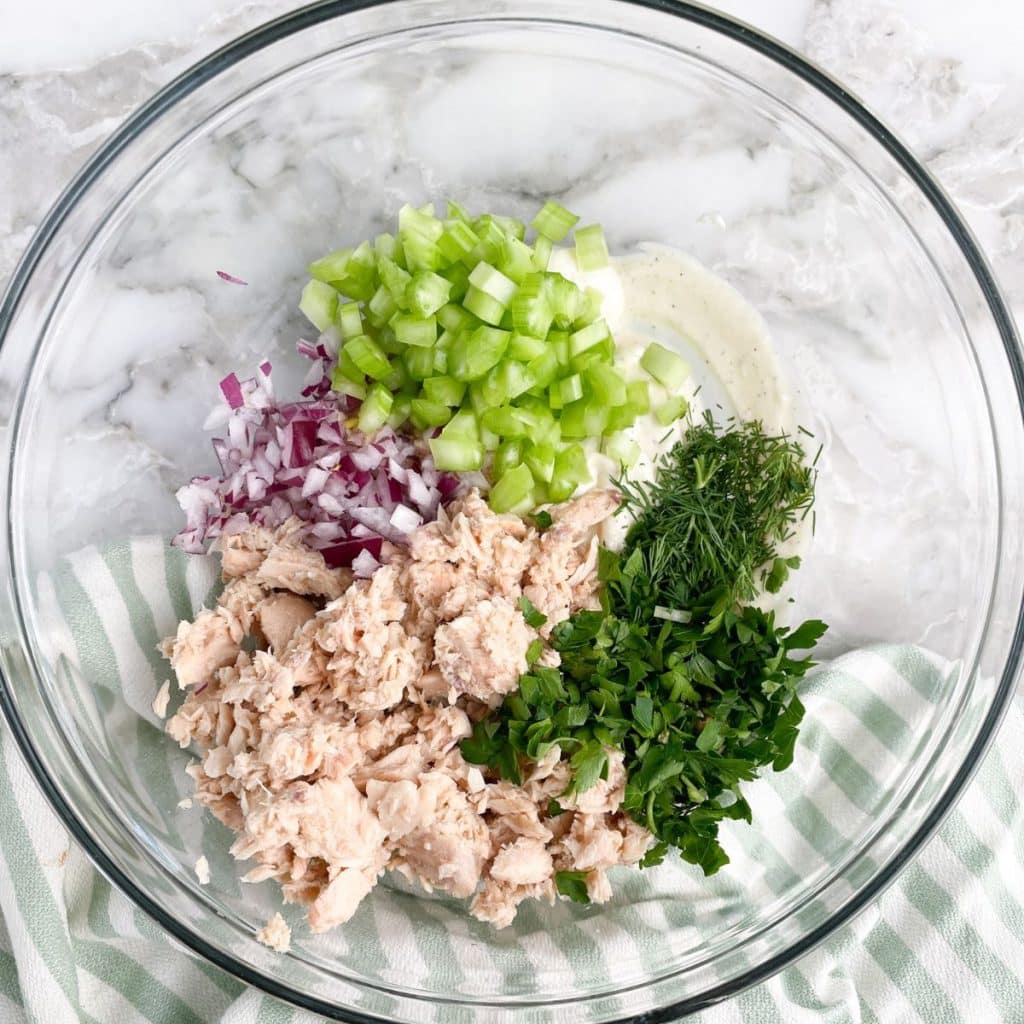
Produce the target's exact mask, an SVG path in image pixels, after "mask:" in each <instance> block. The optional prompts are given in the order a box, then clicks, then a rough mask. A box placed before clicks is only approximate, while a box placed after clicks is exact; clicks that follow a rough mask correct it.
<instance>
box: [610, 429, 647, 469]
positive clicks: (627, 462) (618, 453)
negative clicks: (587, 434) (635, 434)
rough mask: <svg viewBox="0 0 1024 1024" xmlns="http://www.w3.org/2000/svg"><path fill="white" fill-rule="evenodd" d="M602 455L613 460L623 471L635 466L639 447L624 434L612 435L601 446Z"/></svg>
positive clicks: (638, 456)
mask: <svg viewBox="0 0 1024 1024" xmlns="http://www.w3.org/2000/svg"><path fill="white" fill-rule="evenodd" d="M601 447H602V450H603V451H604V454H605V455H607V456H608V458H610V459H614V460H615V461H616V462H617V463H618V464H619V465H620V466H622V467H623V468H624V469H629V468H630V467H631V466H635V465H636V462H637V460H638V459H639V458H640V445H638V444H637V443H636V441H634V440H632V438H629V437H627V436H626V435H625V434H612V435H611V436H610V437H607V438H605V441H604V444H603V445H602V446H601Z"/></svg>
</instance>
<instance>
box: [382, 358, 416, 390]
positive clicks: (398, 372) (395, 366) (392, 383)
mask: <svg viewBox="0 0 1024 1024" xmlns="http://www.w3.org/2000/svg"><path fill="white" fill-rule="evenodd" d="M411 383H412V379H411V378H410V376H409V374H408V371H407V370H406V369H405V366H404V365H403V363H402V360H401V359H392V360H391V372H390V373H389V374H388V375H387V376H386V377H385V378H384V379H383V380H382V381H381V384H383V385H384V387H386V388H387V389H388V391H401V390H402V389H403V388H405V389H406V390H408V389H409V386H410V385H411Z"/></svg>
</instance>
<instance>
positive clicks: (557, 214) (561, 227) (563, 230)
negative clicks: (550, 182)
mask: <svg viewBox="0 0 1024 1024" xmlns="http://www.w3.org/2000/svg"><path fill="white" fill-rule="evenodd" d="M578 221H579V217H577V216H576V215H575V214H574V213H570V212H569V211H568V210H567V209H566V208H565V207H564V206H562V205H560V204H559V203H556V202H554V201H553V200H550V199H549V200H548V201H547V202H546V203H545V204H544V205H543V206H542V207H541V208H540V211H539V212H538V213H537V216H536V217H534V218H533V220H532V221H530V224H531V226H532V227H533V228H534V229H535V230H536V231H537V234H538V235H543V236H544V237H545V238H549V239H551V241H552V242H561V241H562V239H563V238H565V236H566V235H567V234H569V232H570V231H572V229H573V228H574V227H575V226H576V224H577V222H578Z"/></svg>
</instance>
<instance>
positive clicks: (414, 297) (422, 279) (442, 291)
mask: <svg viewBox="0 0 1024 1024" xmlns="http://www.w3.org/2000/svg"><path fill="white" fill-rule="evenodd" d="M451 290H452V285H451V282H450V281H447V280H446V279H445V278H443V277H441V275H440V274H435V273H434V272H433V271H432V270H420V271H417V272H416V273H415V274H414V275H413V277H412V280H411V281H410V282H409V284H408V286H407V287H406V289H405V301H406V305H407V306H408V307H409V310H410V312H412V313H414V314H415V315H416V316H423V317H427V316H433V315H434V314H435V313H436V312H437V311H438V310H439V309H440V308H441V307H442V306H443V305H444V304H445V303H446V302H447V301H448V296H449V294H450V293H451Z"/></svg>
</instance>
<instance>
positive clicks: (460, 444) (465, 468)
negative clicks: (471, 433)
mask: <svg viewBox="0 0 1024 1024" xmlns="http://www.w3.org/2000/svg"><path fill="white" fill-rule="evenodd" d="M450 425H451V424H449V426H450ZM427 443H428V444H429V445H430V453H431V455H433V457H434V466H435V467H436V468H437V469H440V470H447V471H449V472H452V473H469V472H472V471H473V470H477V469H480V468H481V467H482V466H483V464H484V448H483V445H482V444H480V442H479V441H475V440H473V439H471V438H468V437H445V436H444V435H443V434H442V436H440V437H432V438H431V439H430V440H429V441H428V442H427Z"/></svg>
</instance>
